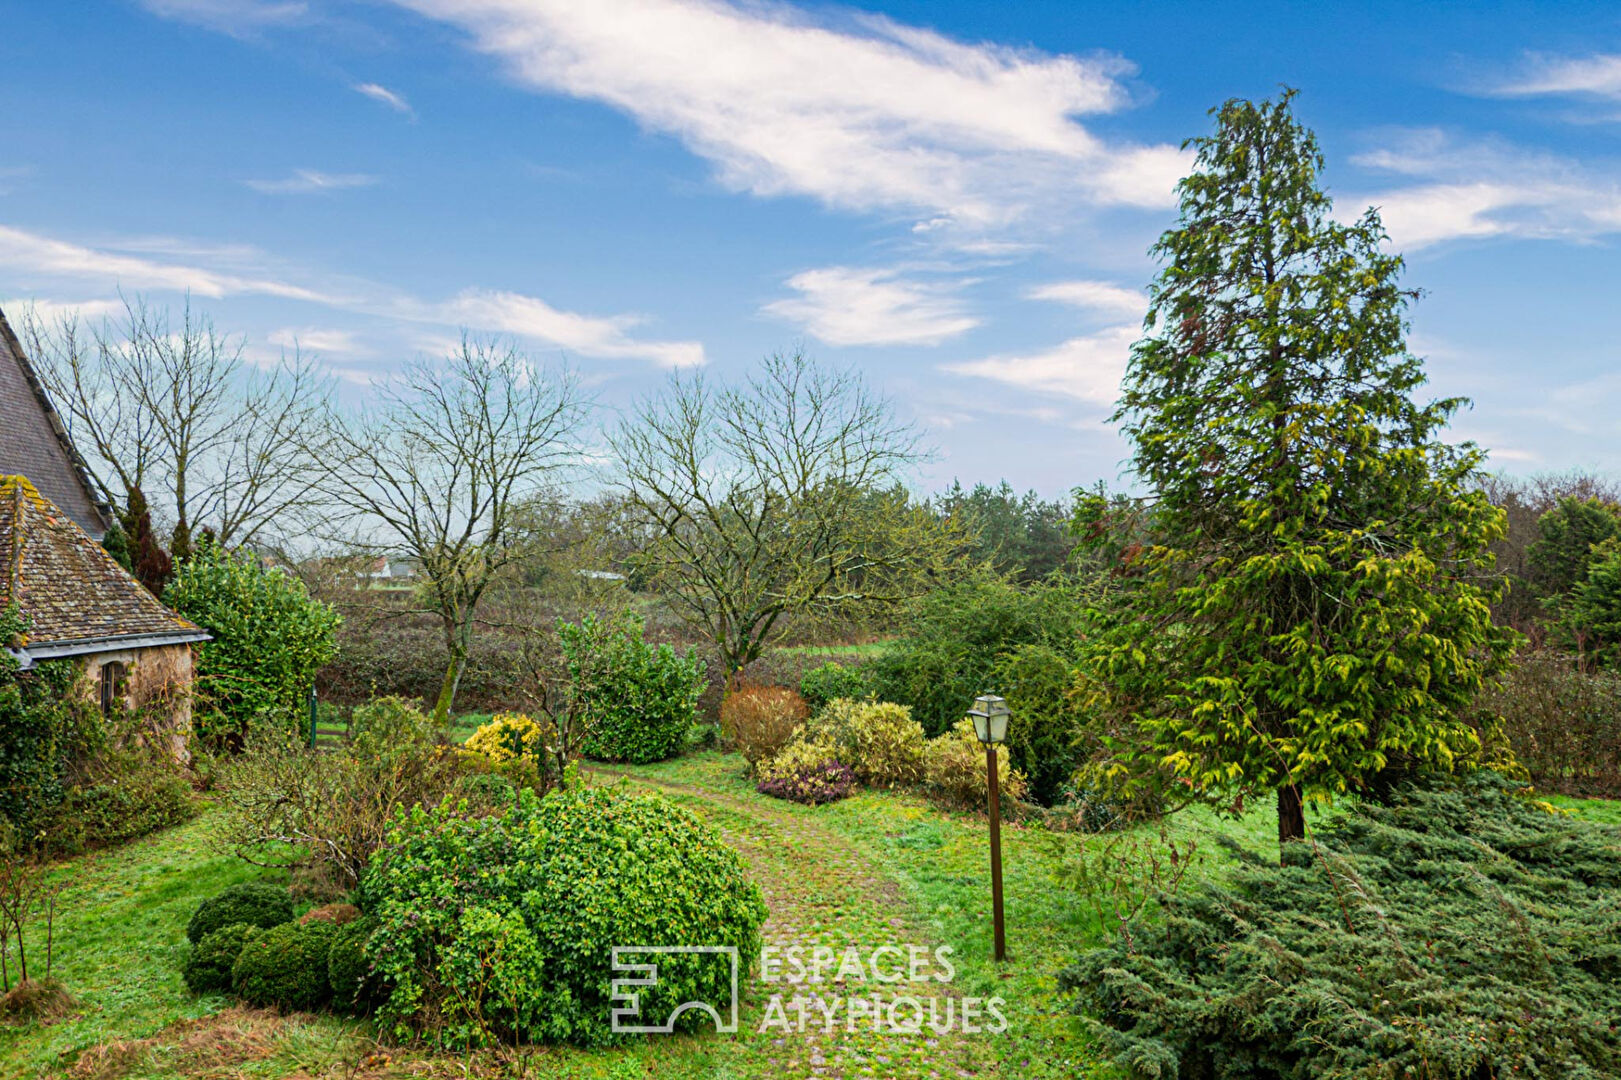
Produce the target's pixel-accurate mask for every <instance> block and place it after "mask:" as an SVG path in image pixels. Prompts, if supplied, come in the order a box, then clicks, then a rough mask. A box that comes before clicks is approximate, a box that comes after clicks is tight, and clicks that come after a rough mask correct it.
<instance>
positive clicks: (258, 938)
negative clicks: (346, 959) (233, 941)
mask: <svg viewBox="0 0 1621 1080" xmlns="http://www.w3.org/2000/svg"><path fill="white" fill-rule="evenodd" d="M336 929H337V927H335V926H333V925H332V924H331V923H329V922H311V923H303V924H300V923H282V924H281V925H280V926H273V927H271V928H270V929H269V930H264V931H261V932H260V933H258V934H255V935H253V936H252V937H250V938H248V939H247V941H246V942H244V943H243V945H242V954H241V955H240V956H238V957H237V958H236V964H235V965H234V966H232V968H231V989H233V990H235V991H236V995H237V996H238V997H240V998H241V999H242V1000H244V1001H246V1002H247V1003H248V1004H250V1005H267V1006H268V1005H273V1006H276V1007H277V1008H281V1009H287V1010H289V1011H298V1010H304V1009H318V1008H320V1007H321V1006H322V1005H325V1004H326V1003H327V1001H328V1000H330V999H331V997H332V986H331V984H330V983H328V982H327V976H326V969H327V958H328V954H329V953H330V952H331V950H332V935H333V932H334V931H335V930H336Z"/></svg>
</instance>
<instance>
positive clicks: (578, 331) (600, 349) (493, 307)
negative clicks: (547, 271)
mask: <svg viewBox="0 0 1621 1080" xmlns="http://www.w3.org/2000/svg"><path fill="white" fill-rule="evenodd" d="M436 318H437V321H440V322H444V323H449V324H452V325H465V326H473V327H478V328H480V329H484V330H498V331H501V332H502V333H507V334H518V335H521V336H523V337H529V338H537V339H539V340H541V341H546V342H550V343H551V344H553V345H557V346H560V347H561V348H564V349H569V350H572V351H574V352H577V353H579V354H580V355H582V356H594V357H601V358H604V359H638V360H651V361H653V363H655V364H657V365H658V366H659V367H663V368H684V367H696V366H697V365H700V364H702V363H703V362H704V347H703V345H702V344H700V343H699V342H696V341H644V340H638V339H635V338H632V337H631V336H630V335H629V334H628V333H627V332H626V331H628V330H629V329H630V328H631V327H633V326H635V325H637V324H638V323H640V322H641V321H642V320H641V319H640V318H639V317H637V316H634V315H615V316H608V317H597V316H590V315H579V314H576V313H575V312H572V311H560V310H558V309H557V308H554V307H552V306H551V305H550V304H548V303H546V302H545V301H544V300H538V299H536V298H535V297H533V296H524V295H522V294H520V293H512V292H497V291H486V290H476V289H475V290H468V291H466V292H463V293H462V294H460V295H459V296H457V297H456V298H455V299H454V300H452V301H450V302H449V303H447V304H444V305H441V306H440V307H439V308H438V309H437V310H436Z"/></svg>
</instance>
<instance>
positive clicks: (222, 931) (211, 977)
mask: <svg viewBox="0 0 1621 1080" xmlns="http://www.w3.org/2000/svg"><path fill="white" fill-rule="evenodd" d="M262 932H263V931H262V930H261V928H259V927H257V926H250V925H249V924H247V923H229V924H227V925H225V926H222V927H220V928H219V929H218V930H211V931H209V932H208V933H206V934H204V935H203V937H202V940H200V941H198V942H197V944H195V945H193V946H192V947H191V952H190V953H188V954H187V955H186V963H185V966H184V967H182V968H181V970H180V976H181V978H183V979H184V980H185V982H186V989H188V990H190V991H191V992H192V993H194V994H208V993H214V992H220V991H225V990H229V989H230V988H231V969H232V968H233V967H235V966H236V958H237V957H238V956H241V955H242V946H243V945H244V944H246V943H247V940H248V938H249V937H251V936H253V935H254V934H258V933H262Z"/></svg>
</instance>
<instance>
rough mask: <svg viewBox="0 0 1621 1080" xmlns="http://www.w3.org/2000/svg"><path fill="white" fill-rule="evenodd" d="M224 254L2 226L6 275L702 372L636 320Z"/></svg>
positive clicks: (290, 336)
mask: <svg viewBox="0 0 1621 1080" xmlns="http://www.w3.org/2000/svg"><path fill="white" fill-rule="evenodd" d="M139 242H140V243H142V244H145V245H147V246H148V247H164V246H167V247H170V248H175V249H184V248H188V247H192V246H193V245H188V244H185V243H181V242H173V243H170V244H168V245H164V244H160V243H157V242H156V240H155V239H154V238H143V239H142V240H140V241H139ZM216 250H219V251H222V252H228V253H230V259H229V262H230V264H231V267H232V268H231V269H224V268H221V267H218V266H209V265H206V263H207V262H208V260H206V259H202V260H194V261H177V260H165V259H159V258H149V257H146V256H143V255H132V254H128V253H126V252H124V251H120V250H116V249H113V248H111V247H100V248H93V247H88V246H85V245H82V244H74V243H70V242H67V241H63V240H57V239H54V238H51V237H46V236H41V235H39V234H37V233H31V232H27V231H25V230H22V229H15V228H11V227H9V226H5V225H0V251H4V252H5V253H6V260H5V261H6V269H7V270H9V271H13V272H16V271H21V272H23V273H26V274H29V275H36V276H39V277H42V278H52V279H58V280H61V281H71V282H74V283H77V284H78V285H80V286H87V287H90V288H93V289H99V290H102V291H104V292H105V293H112V292H114V291H115V290H118V289H124V290H127V291H132V292H142V291H149V292H187V293H192V294H195V295H197V296H206V297H210V298H216V299H219V298H226V297H231V296H245V295H260V296H274V297H279V298H282V299H288V300H300V301H305V302H308V303H312V304H318V305H321V306H323V307H326V308H329V309H332V310H334V311H342V312H347V313H350V314H354V315H361V316H367V317H371V318H382V319H386V320H390V321H393V322H395V323H398V324H404V325H407V326H411V325H433V326H440V327H445V328H448V329H456V328H460V327H466V328H468V329H472V330H482V331H497V332H501V333H507V334H512V335H514V336H517V337H522V338H525V339H527V340H529V341H532V342H537V343H541V344H546V345H552V346H556V347H558V348H562V349H567V350H569V351H572V352H574V353H577V354H578V355H580V356H583V357H588V358H599V359H611V360H620V359H630V360H643V361H649V362H651V363H653V364H655V365H657V366H659V367H666V368H676V367H690V366H693V365H697V364H702V363H703V362H704V349H703V345H702V344H701V343H700V342H697V341H663V340H647V339H643V338H639V337H636V336H634V335H632V334H631V333H630V330H631V329H633V328H634V327H636V326H638V325H640V324H642V323H643V322H644V319H643V318H642V317H640V316H636V315H612V316H592V315H581V314H577V313H574V312H570V311H563V310H560V309H558V308H555V307H552V306H551V305H550V304H547V303H546V302H545V301H543V300H540V299H537V298H535V297H532V296H524V295H522V294H519V293H512V292H498V291H487V290H467V291H464V292H462V293H460V294H458V295H457V296H455V297H452V298H451V299H449V300H424V299H422V298H421V297H417V296H412V295H410V294H408V293H405V292H403V291H401V290H398V289H394V288H390V287H388V286H386V285H376V284H369V283H365V282H348V283H346V284H347V287H345V288H343V289H322V288H315V287H310V286H305V285H300V284H297V283H295V282H292V281H289V280H286V279H285V278H280V277H273V276H270V275H269V274H268V273H265V272H260V273H258V274H255V273H253V272H252V271H250V270H248V269H247V268H245V267H244V265H243V262H244V259H243V252H244V250H251V249H241V248H237V247H229V246H227V247H220V248H217V249H216ZM295 339H296V340H297V341H298V342H299V343H300V344H301V345H302V346H303V347H306V348H309V349H312V350H314V351H318V352H340V351H347V352H349V353H350V354H357V353H359V352H361V351H363V350H360V349H359V348H358V346H357V345H356V344H355V342H354V339H353V338H352V337H350V336H349V335H348V334H347V333H346V332H344V331H341V330H331V329H311V330H306V329H300V330H294V329H291V328H287V329H284V330H281V331H278V332H277V333H276V334H275V335H273V336H272V338H271V343H272V344H277V345H289V346H290V345H291V343H292V342H293V341H294V340H295Z"/></svg>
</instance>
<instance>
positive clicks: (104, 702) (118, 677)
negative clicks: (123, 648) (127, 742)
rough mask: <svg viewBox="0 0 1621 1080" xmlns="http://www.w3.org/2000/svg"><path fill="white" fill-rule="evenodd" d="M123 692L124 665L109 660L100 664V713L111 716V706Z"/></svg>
mask: <svg viewBox="0 0 1621 1080" xmlns="http://www.w3.org/2000/svg"><path fill="white" fill-rule="evenodd" d="M123 694H124V665H123V664H121V663H120V662H118V661H117V660H109V661H107V662H106V663H105V664H103V665H101V715H103V716H111V715H112V714H113V707H114V706H115V705H116V704H117V703H118V699H119V698H120V697H122V696H123Z"/></svg>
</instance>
